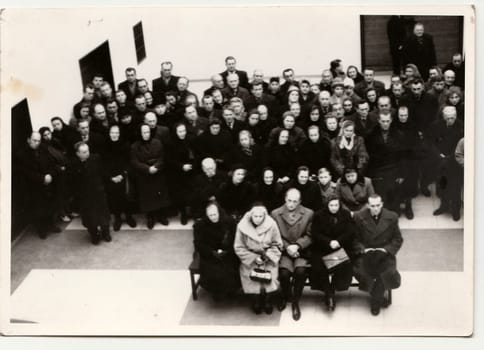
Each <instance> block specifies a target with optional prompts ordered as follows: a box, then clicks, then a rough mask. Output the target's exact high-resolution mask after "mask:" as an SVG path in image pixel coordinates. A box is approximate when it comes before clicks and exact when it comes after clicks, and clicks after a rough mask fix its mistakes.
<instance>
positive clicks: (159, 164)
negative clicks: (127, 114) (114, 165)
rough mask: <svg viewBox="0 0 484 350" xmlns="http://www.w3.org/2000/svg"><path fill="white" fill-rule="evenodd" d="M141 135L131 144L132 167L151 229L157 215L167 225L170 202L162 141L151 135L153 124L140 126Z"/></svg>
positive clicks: (141, 207)
mask: <svg viewBox="0 0 484 350" xmlns="http://www.w3.org/2000/svg"><path fill="white" fill-rule="evenodd" d="M140 133H141V137H140V139H139V140H138V141H136V142H135V143H134V144H132V145H131V166H132V167H133V173H134V178H135V181H136V188H137V190H138V200H139V207H140V210H141V211H142V212H143V213H146V217H147V226H148V228H149V229H150V230H151V229H152V228H153V227H154V225H155V219H156V216H158V219H159V220H160V222H161V224H162V225H168V219H167V217H166V208H167V207H168V206H169V205H170V204H171V202H170V198H169V196H168V185H167V183H166V176H165V169H164V165H165V157H164V150H163V146H162V144H161V141H159V140H158V139H155V138H153V137H152V136H151V131H150V127H149V126H148V125H146V124H142V125H141V126H140Z"/></svg>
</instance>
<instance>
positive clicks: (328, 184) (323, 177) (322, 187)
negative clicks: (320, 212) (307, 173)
mask: <svg viewBox="0 0 484 350" xmlns="http://www.w3.org/2000/svg"><path fill="white" fill-rule="evenodd" d="M331 180H332V178H331V172H330V171H329V170H328V169H326V168H321V169H319V171H318V182H317V184H318V188H319V192H320V193H321V199H322V205H321V207H323V208H325V207H326V206H327V205H328V199H329V198H330V197H331V196H335V195H336V187H337V186H336V183H335V182H333V181H331Z"/></svg>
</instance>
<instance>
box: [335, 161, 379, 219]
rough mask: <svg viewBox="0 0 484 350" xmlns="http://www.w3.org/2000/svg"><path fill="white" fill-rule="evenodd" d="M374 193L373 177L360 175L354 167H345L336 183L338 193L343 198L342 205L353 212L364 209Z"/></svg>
mask: <svg viewBox="0 0 484 350" xmlns="http://www.w3.org/2000/svg"><path fill="white" fill-rule="evenodd" d="M374 193H375V190H374V189H373V184H372V183H371V179H370V178H368V177H363V176H361V175H359V174H358V171H357V170H356V169H355V168H354V167H347V168H345V170H344V172H343V176H342V177H341V178H340V179H339V180H338V182H337V184H336V195H337V196H338V197H339V198H340V199H341V205H342V206H343V208H345V209H348V210H350V211H351V212H356V211H358V210H360V209H362V208H363V207H364V206H365V204H366V203H367V201H368V197H370V196H371V195H372V194H374Z"/></svg>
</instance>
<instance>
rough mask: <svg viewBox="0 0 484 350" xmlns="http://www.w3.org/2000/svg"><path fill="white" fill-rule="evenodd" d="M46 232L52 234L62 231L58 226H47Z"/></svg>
mask: <svg viewBox="0 0 484 350" xmlns="http://www.w3.org/2000/svg"><path fill="white" fill-rule="evenodd" d="M48 231H49V232H52V233H60V232H62V230H61V229H60V227H59V226H55V225H52V226H49V228H48Z"/></svg>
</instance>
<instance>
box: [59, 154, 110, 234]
mask: <svg viewBox="0 0 484 350" xmlns="http://www.w3.org/2000/svg"><path fill="white" fill-rule="evenodd" d="M68 171H69V174H70V176H71V177H72V178H73V180H74V181H73V183H74V184H75V186H74V190H75V193H76V196H77V198H78V199H79V209H80V214H81V219H82V224H83V225H84V226H86V227H87V228H88V229H92V228H95V227H96V226H99V225H100V226H106V225H108V224H109V208H108V202H107V197H106V191H105V186H104V184H105V181H106V178H107V174H106V172H105V169H104V167H103V162H102V159H101V157H100V156H99V155H96V154H91V155H90V157H89V158H88V159H87V160H86V161H84V162H81V161H80V160H79V159H76V160H75V161H74V162H73V163H72V165H71V167H70V169H69V170H68Z"/></svg>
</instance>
